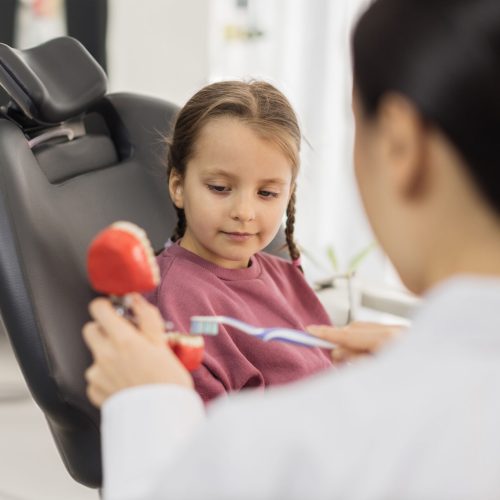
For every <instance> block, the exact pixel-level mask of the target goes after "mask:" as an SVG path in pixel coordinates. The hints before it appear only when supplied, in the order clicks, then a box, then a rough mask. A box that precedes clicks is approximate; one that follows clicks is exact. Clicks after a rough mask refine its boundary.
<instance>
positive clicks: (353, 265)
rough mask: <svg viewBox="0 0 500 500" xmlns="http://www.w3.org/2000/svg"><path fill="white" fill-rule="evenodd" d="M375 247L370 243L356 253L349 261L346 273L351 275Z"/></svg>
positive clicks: (375, 245) (374, 244) (373, 243)
mask: <svg viewBox="0 0 500 500" xmlns="http://www.w3.org/2000/svg"><path fill="white" fill-rule="evenodd" d="M376 247H377V244H376V243H375V242H374V241H372V242H371V243H370V244H369V245H368V246H367V247H365V248H363V249H362V250H361V251H360V252H358V253H357V254H356V255H355V256H354V257H353V258H352V259H351V260H350V261H349V265H348V267H347V272H349V273H351V272H354V271H356V270H357V269H358V267H359V266H360V265H361V263H362V262H363V261H364V260H365V259H366V257H367V256H368V255H369V254H370V253H371V252H372V251H373V250H374V249H375V248H376Z"/></svg>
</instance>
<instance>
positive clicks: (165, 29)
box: [108, 0, 210, 104]
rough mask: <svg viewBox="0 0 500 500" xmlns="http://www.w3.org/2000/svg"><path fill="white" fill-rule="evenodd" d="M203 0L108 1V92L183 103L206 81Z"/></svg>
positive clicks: (205, 10)
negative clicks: (146, 95)
mask: <svg viewBox="0 0 500 500" xmlns="http://www.w3.org/2000/svg"><path fill="white" fill-rule="evenodd" d="M209 4H210V2H209V1H208V0H110V1H109V18H108V19H109V24H108V29H109V31H108V61H109V77H110V90H111V91H133V92H140V93H144V94H150V95H155V96H158V97H162V98H164V99H167V100H169V101H172V102H175V103H177V104H182V103H184V102H185V101H186V100H187V99H188V98H189V97H190V96H191V95H192V94H194V92H195V91H196V90H198V89H199V88H200V87H202V86H203V85H204V84H205V83H207V81H208V74H209V59H208V27H209V25H208V15H209Z"/></svg>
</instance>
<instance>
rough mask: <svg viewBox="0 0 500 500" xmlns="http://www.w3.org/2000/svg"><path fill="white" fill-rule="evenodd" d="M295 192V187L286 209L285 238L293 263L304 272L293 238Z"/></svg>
mask: <svg viewBox="0 0 500 500" xmlns="http://www.w3.org/2000/svg"><path fill="white" fill-rule="evenodd" d="M295 190H296V188H295V186H294V188H293V191H292V195H291V196H290V201H289V202H288V206H287V207H286V227H285V237H286V244H287V246H288V251H289V253H290V257H291V259H292V262H293V263H294V264H295V265H296V266H297V267H298V268H299V269H300V270H301V271H302V272H303V269H302V266H301V264H300V250H299V248H298V247H297V245H296V244H295V239H294V237H293V233H294V230H295V202H296V196H295Z"/></svg>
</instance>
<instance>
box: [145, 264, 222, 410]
mask: <svg viewBox="0 0 500 500" xmlns="http://www.w3.org/2000/svg"><path fill="white" fill-rule="evenodd" d="M172 271H173V272H169V273H168V274H165V275H164V276H163V277H162V282H161V285H160V287H159V288H158V291H157V296H156V300H155V301H153V302H156V305H157V306H158V308H159V310H160V312H161V314H162V316H163V317H164V319H165V320H167V321H171V322H172V323H173V325H174V329H175V330H176V331H179V332H189V331H190V324H191V316H205V315H206V316H212V315H214V314H216V312H215V310H214V309H213V305H212V303H211V301H210V300H209V297H208V294H207V293H204V289H203V287H202V286H200V284H199V282H198V280H196V278H195V277H193V279H190V275H189V273H186V274H184V275H183V276H181V278H182V279H179V272H176V270H175V269H173V270H172ZM212 358H213V356H212V355H211V354H210V352H209V349H208V348H207V339H205V354H204V358H203V362H202V365H201V366H200V367H199V368H198V369H197V370H195V371H194V372H193V373H192V375H193V380H194V383H195V387H196V391H197V392H198V394H199V395H200V396H201V398H202V399H203V401H205V402H208V401H211V400H212V399H215V398H216V397H219V396H221V395H224V394H226V393H227V392H228V391H229V390H230V389H231V388H230V387H229V385H228V383H227V377H226V376H225V375H226V374H225V373H224V372H223V371H221V370H220V367H219V366H218V364H217V363H215V362H214V360H213V359H212Z"/></svg>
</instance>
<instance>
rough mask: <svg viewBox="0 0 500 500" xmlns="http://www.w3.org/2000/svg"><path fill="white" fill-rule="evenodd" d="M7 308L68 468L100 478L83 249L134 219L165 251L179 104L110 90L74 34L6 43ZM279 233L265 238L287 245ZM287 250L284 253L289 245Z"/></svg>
mask: <svg viewBox="0 0 500 500" xmlns="http://www.w3.org/2000/svg"><path fill="white" fill-rule="evenodd" d="M0 85H1V86H2V87H3V88H4V89H5V90H6V91H7V93H8V94H9V96H10V98H11V99H12V101H11V102H10V103H9V105H8V106H7V107H6V108H2V115H1V116H0V282H1V286H0V311H1V314H2V317H3V320H4V323H5V326H6V330H7V334H8V336H9V338H10V341H11V344H12V346H13V349H14V352H15V354H16V357H17V360H18V362H19V364H20V366H21V369H22V372H23V374H24V377H25V379H26V382H27V384H28V387H29V388H30V390H31V393H32V395H33V398H34V399H35V401H36V402H37V403H38V405H39V406H40V408H41V409H42V411H43V412H44V414H45V416H46V419H47V421H48V424H49V427H50V430H51V432H52V434H53V436H54V439H55V442H56V444H57V447H58V449H59V452H60V454H61V457H62V459H63V461H64V463H65V465H66V467H67V469H68V471H69V473H70V474H71V475H72V476H73V478H74V479H76V480H77V481H79V482H81V483H83V484H86V485H88V486H92V487H99V486H100V485H101V455H100V435H99V412H98V411H97V410H96V409H95V408H94V407H92V406H91V405H90V403H89V401H88V400H87V397H86V395H85V382H84V372H85V370H86V368H87V367H88V366H89V365H90V363H91V357H90V353H89V352H88V351H87V349H86V347H85V345H84V344H83V341H82V337H81V329H82V326H83V325H84V323H85V322H86V321H87V320H88V318H89V317H88V313H87V306H88V302H89V301H90V299H91V298H92V297H93V296H94V294H93V292H92V290H91V289H90V287H89V285H88V281H87V275H86V267H85V260H86V250H87V247H88V245H89V243H90V241H91V240H92V238H93V237H94V236H95V234H96V233H97V232H98V231H100V230H101V229H102V228H104V227H105V226H107V225H109V224H111V223H112V222H115V221H117V220H128V221H131V222H134V223H136V224H138V225H139V226H141V227H142V228H144V229H145V230H146V232H147V234H148V236H149V238H150V240H151V242H152V245H153V247H154V249H155V250H156V251H159V250H161V248H162V247H163V245H164V243H165V242H166V240H167V239H168V237H169V236H170V234H171V232H172V229H173V226H174V224H175V221H176V217H175V212H174V210H173V208H172V204H171V201H170V198H169V195H168V191H167V179H166V169H165V165H164V159H165V153H166V152H165V150H164V141H163V140H162V138H163V136H164V135H165V134H166V133H167V132H168V131H169V129H170V126H171V124H172V122H173V119H174V115H175V113H176V112H177V107H176V106H174V105H172V104H170V103H168V102H165V101H162V100H159V99H153V98H150V97H144V96H137V95H132V94H111V95H106V76H105V74H104V72H103V71H102V69H101V68H100V67H99V66H98V65H97V63H96V62H95V61H94V60H93V59H92V57H91V56H90V54H89V53H88V52H87V51H86V49H85V48H84V47H83V46H82V45H81V44H80V43H79V42H77V41H76V40H74V39H72V38H69V37H62V38H58V39H55V40H52V41H50V42H47V43H45V44H43V45H40V46H38V47H35V48H33V49H29V50H26V51H19V50H15V49H12V48H10V47H8V46H7V45H3V44H0ZM283 243H284V235H283V231H281V232H280V233H279V235H278V236H277V237H276V238H275V240H274V241H273V242H272V243H271V245H270V246H269V247H268V249H267V250H268V251H270V252H272V253H277V254H280V252H281V251H282V246H283ZM285 255H286V254H285Z"/></svg>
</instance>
